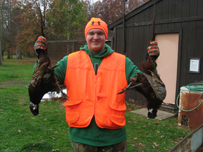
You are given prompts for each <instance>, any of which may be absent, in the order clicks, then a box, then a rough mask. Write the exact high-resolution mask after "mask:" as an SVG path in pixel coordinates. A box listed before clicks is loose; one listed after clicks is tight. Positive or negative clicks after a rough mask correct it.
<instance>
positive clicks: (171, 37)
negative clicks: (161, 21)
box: [155, 34, 179, 104]
mask: <svg viewBox="0 0 203 152" xmlns="http://www.w3.org/2000/svg"><path fill="white" fill-rule="evenodd" d="M155 40H156V41H157V42H158V46H159V49H160V56H159V58H158V59H157V65H158V66H157V70H158V73H159V75H160V77H161V79H162V81H163V82H164V83H165V85H166V91H167V95H166V98H165V100H164V103H166V104H175V99H176V97H175V95H176V81H177V68H178V44H179V34H157V35H156V37H155Z"/></svg>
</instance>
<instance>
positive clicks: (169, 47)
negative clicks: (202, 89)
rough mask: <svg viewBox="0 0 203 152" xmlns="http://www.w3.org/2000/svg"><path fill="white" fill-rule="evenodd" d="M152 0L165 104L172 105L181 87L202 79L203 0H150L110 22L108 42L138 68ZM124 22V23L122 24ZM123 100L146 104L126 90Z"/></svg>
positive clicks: (147, 37) (146, 42) (145, 44)
mask: <svg viewBox="0 0 203 152" xmlns="http://www.w3.org/2000/svg"><path fill="white" fill-rule="evenodd" d="M154 4H155V40H156V41H158V44H159V48H160V51H161V54H160V57H159V58H158V60H157V63H158V67H157V68H158V72H159V74H160V76H161V78H162V80H163V81H164V82H165V84H166V89H167V98H166V100H165V101H164V102H165V103H166V104H167V105H171V104H172V105H173V104H174V103H175V100H176V97H177V95H178V94H179V92H180V87H181V86H184V85H187V84H189V83H192V82H195V81H201V80H202V79H203V66H202V61H201V58H202V54H203V9H202V8H203V1H202V0H151V1H149V2H147V3H145V4H144V5H142V6H140V7H138V8H137V9H135V10H133V11H132V12H130V13H128V14H126V15H125V16H124V18H120V19H119V20H117V21H116V22H114V23H112V24H110V25H109V30H112V31H113V32H114V36H113V39H112V44H111V46H112V47H113V49H114V50H115V51H116V52H119V53H122V54H125V55H126V56H127V57H129V58H130V59H131V60H132V61H133V63H134V64H135V65H137V66H138V67H139V68H141V62H142V61H143V60H144V59H145V57H146V48H147V47H148V45H149V42H150V38H151V33H152V20H153V11H154ZM123 25H124V26H123ZM123 27H124V28H123ZM126 100H127V101H130V102H134V103H135V104H138V105H145V103H146V102H145V98H144V97H143V96H142V95H140V94H138V93H135V92H134V91H127V93H126Z"/></svg>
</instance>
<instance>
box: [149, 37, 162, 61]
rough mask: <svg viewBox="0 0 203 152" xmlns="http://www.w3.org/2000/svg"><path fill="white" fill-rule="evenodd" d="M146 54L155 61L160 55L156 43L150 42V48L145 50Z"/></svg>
mask: <svg viewBox="0 0 203 152" xmlns="http://www.w3.org/2000/svg"><path fill="white" fill-rule="evenodd" d="M147 53H148V54H149V56H151V57H154V58H155V59H157V58H158V57H159V55H160V51H159V47H158V43H157V42H156V41H151V42H150V46H149V47H148V48H147Z"/></svg>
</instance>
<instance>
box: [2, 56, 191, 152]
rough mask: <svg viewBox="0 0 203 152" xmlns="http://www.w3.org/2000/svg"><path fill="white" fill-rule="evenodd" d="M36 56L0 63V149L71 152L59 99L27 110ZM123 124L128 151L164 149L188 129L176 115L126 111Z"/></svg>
mask: <svg viewBox="0 0 203 152" xmlns="http://www.w3.org/2000/svg"><path fill="white" fill-rule="evenodd" d="M34 62H35V59H28V58H24V59H22V60H16V59H10V60H7V59H5V60H4V61H3V66H0V122H1V125H0V126H1V127H0V151H1V152H52V151H56V152H57V151H60V152H73V148H72V146H71V142H70V139H69V133H68V125H67V123H66V121H65V109H64V107H63V106H62V105H61V103H60V102H56V101H48V102H42V103H40V116H36V117H35V116H33V115H32V114H31V112H30V110H29V96H28V89H27V88H26V85H27V84H29V82H30V79H31V76H32V69H33V65H34ZM135 108H136V107H132V106H130V105H128V111H127V112H126V127H127V135H128V139H127V142H128V151H129V152H142V151H143V152H152V151H155V152H157V151H159V152H164V151H168V150H170V149H171V148H172V147H174V146H175V145H176V144H177V143H178V142H179V141H180V140H181V139H183V138H184V137H185V136H187V135H188V134H189V133H191V131H189V130H187V129H186V130H184V129H182V128H179V127H178V126H177V118H176V117H173V118H169V119H166V120H163V121H159V120H156V119H149V120H148V119H147V118H146V117H144V116H141V115H138V114H134V113H131V112H129V111H130V109H135Z"/></svg>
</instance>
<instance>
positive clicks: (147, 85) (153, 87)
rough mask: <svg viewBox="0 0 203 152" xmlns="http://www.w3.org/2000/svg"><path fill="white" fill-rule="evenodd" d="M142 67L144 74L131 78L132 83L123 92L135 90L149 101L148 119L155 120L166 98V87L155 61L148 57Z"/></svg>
mask: <svg viewBox="0 0 203 152" xmlns="http://www.w3.org/2000/svg"><path fill="white" fill-rule="evenodd" d="M141 67H142V72H143V73H137V76H136V77H131V78H130V80H131V83H130V84H129V85H128V86H127V87H126V88H125V89H123V91H122V92H124V91H126V90H129V89H133V88H135V90H136V91H138V92H139V93H141V94H142V95H143V96H144V97H145V98H146V99H147V108H148V117H149V118H155V117H156V116H157V110H158V109H159V108H160V106H161V104H162V102H163V100H164V99H165V97H166V89H165V85H164V83H163V82H162V81H161V79H160V77H159V75H158V73H157V71H156V63H155V59H153V58H152V57H150V56H148V59H147V61H146V62H145V61H143V62H142V64H141ZM122 92H120V93H122Z"/></svg>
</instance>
